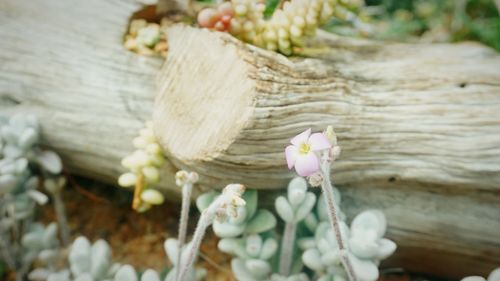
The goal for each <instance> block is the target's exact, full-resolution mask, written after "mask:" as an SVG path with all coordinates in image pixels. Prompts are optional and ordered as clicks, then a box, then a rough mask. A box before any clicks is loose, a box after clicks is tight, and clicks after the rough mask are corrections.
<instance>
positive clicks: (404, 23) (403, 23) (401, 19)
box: [270, 0, 500, 51]
mask: <svg viewBox="0 0 500 281" xmlns="http://www.w3.org/2000/svg"><path fill="white" fill-rule="evenodd" d="M270 1H273V0H270ZM351 1H352V0H351ZM495 1H497V3H495ZM359 4H360V5H358V7H357V8H354V10H353V12H354V14H356V15H357V17H358V18H359V21H360V22H361V23H363V28H359V25H358V26H356V25H346V24H345V22H342V21H339V20H332V21H331V22H330V23H329V24H328V25H327V26H326V27H325V29H326V30H328V31H331V32H334V33H338V34H343V35H349V36H363V37H368V38H374V39H380V40H390V41H405V42H458V41H466V40H473V41H479V42H482V43H483V44H486V45H488V46H490V47H492V48H494V49H496V50H497V51H500V16H499V10H500V0H365V2H363V1H360V3H359Z"/></svg>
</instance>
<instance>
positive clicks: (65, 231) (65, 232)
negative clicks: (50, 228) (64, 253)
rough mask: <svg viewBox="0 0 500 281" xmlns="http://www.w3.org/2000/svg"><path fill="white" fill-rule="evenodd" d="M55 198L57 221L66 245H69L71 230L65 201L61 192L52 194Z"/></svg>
mask: <svg viewBox="0 0 500 281" xmlns="http://www.w3.org/2000/svg"><path fill="white" fill-rule="evenodd" d="M52 198H53V199H54V209H55V211H56V217H57V223H58V224H59V228H60V232H61V240H62V244H63V246H64V247H66V246H68V245H69V241H70V234H69V233H70V230H69V225H68V219H67V217H66V210H65V208H64V203H63V200H62V198H61V192H60V191H57V192H55V193H53V194H52Z"/></svg>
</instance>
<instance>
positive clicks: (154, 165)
mask: <svg viewBox="0 0 500 281" xmlns="http://www.w3.org/2000/svg"><path fill="white" fill-rule="evenodd" d="M132 143H133V145H134V147H135V148H136V149H137V150H136V151H134V153H132V154H131V155H128V156H126V157H125V158H123V160H122V166H124V167H125V168H127V169H129V172H126V173H124V174H122V175H121V176H120V177H119V178H118V184H119V185H120V186H122V187H134V188H135V192H134V200H133V203H132V207H133V208H134V210H136V211H138V212H144V211H147V210H149V209H150V208H151V207H152V206H153V205H159V204H162V203H163V201H164V197H163V195H162V194H161V193H160V192H159V191H158V190H156V189H154V188H153V187H154V185H155V184H157V183H158V182H159V181H160V170H159V169H160V168H161V167H162V166H163V163H164V162H165V156H164V155H163V151H162V149H161V147H160V145H159V144H158V142H157V140H156V137H155V135H154V132H153V123H152V122H151V121H148V122H146V126H145V127H144V128H143V129H141V130H140V133H139V136H138V137H136V138H135V139H134V140H133V142H132Z"/></svg>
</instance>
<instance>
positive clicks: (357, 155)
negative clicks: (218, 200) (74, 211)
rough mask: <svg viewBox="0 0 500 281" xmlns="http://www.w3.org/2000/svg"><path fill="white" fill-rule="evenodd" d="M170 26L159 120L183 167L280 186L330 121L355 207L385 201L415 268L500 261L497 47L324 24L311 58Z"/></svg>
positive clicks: (337, 169) (209, 176)
mask: <svg viewBox="0 0 500 281" xmlns="http://www.w3.org/2000/svg"><path fill="white" fill-rule="evenodd" d="M168 37H169V38H170V39H169V40H170V42H169V46H170V50H169V53H168V58H167V61H166V63H165V64H164V66H163V68H162V70H161V75H160V77H159V87H160V88H159V91H160V92H159V95H157V97H156V102H155V110H154V114H153V116H154V117H153V121H154V123H155V131H156V133H157V136H158V137H159V138H160V141H161V143H162V144H163V146H164V147H165V148H166V150H167V152H168V153H169V155H170V159H171V160H172V161H173V162H174V163H175V164H176V165H177V166H180V167H187V168H189V169H192V170H193V169H194V170H195V171H197V172H198V173H199V174H200V175H201V178H202V181H204V183H206V184H216V183H218V182H241V183H243V184H246V185H247V186H249V187H253V188H262V189H273V188H282V187H283V186H285V185H286V183H287V181H288V180H289V179H290V178H291V177H292V176H293V173H292V172H290V171H288V170H287V168H286V163H285V159H284V148H285V146H286V145H288V142H289V139H290V138H291V137H293V136H295V135H296V134H298V133H300V132H302V131H303V130H305V129H307V128H309V127H313V129H315V130H322V129H324V128H325V127H326V126H327V125H333V126H334V127H335V129H336V131H337V133H338V138H339V143H340V146H341V147H342V149H343V153H342V155H341V157H340V159H339V161H338V162H337V163H336V164H335V165H334V173H333V181H334V182H335V183H336V184H338V185H341V186H344V187H349V188H347V189H345V192H346V194H347V197H348V199H347V200H348V202H349V204H346V205H348V207H347V208H348V209H349V210H348V213H349V214H350V215H353V214H354V213H353V212H352V211H354V210H356V211H357V210H359V209H357V208H353V209H350V207H353V206H352V204H355V205H356V206H358V207H359V208H366V207H375V208H382V209H384V212H385V213H386V214H387V215H388V221H389V222H390V225H391V226H392V228H391V229H390V230H389V231H390V235H391V236H392V235H394V237H395V238H396V240H397V241H398V242H399V245H401V251H400V252H399V253H400V254H402V255H408V256H406V257H405V258H408V260H407V262H408V263H413V265H412V266H411V267H412V268H420V269H423V268H428V267H429V266H432V271H433V272H439V273H441V274H444V275H446V274H448V275H453V274H454V273H452V272H463V270H462V268H461V266H464V265H466V263H465V261H466V260H467V263H469V265H472V264H474V268H475V269H476V270H479V271H482V270H484V272H486V271H487V270H488V269H491V268H493V265H492V264H495V263H499V262H500V261H499V259H500V252H499V250H493V251H494V253H493V255H492V253H491V252H490V251H491V250H492V248H495V249H500V248H499V246H500V239H499V238H498V235H496V234H495V233H500V223H499V222H498V219H495V218H498V217H500V208H498V205H499V203H500V71H499V70H500V56H499V55H498V54H497V53H495V52H494V51H493V50H491V49H489V48H486V47H483V46H480V45H479V44H474V43H463V44H456V45H452V44H438V45H408V44H382V43H376V42H372V41H363V40H354V39H347V38H338V37H335V36H333V35H328V34H325V33H321V34H320V36H319V39H318V42H316V43H315V45H314V48H315V49H307V52H308V53H309V54H310V55H311V57H309V58H307V59H305V58H294V59H288V58H285V57H283V56H281V55H279V54H276V53H272V52H267V51H263V50H261V49H258V48H256V47H252V46H248V45H245V44H242V43H241V42H239V41H238V40H236V39H234V38H232V37H230V36H228V35H225V34H221V33H215V32H209V31H207V30H200V29H195V28H190V27H182V26H177V27H173V28H171V29H170V30H169V34H168ZM361 201H362V202H363V203H364V204H363V205H362V204H360V203H359V202H361ZM389 202H390V203H389ZM358 204H359V205H358ZM349 205H350V206H349ZM459 214H461V215H459ZM445 237H446V238H445ZM410 241H412V242H410ZM487 241H489V242H487ZM417 245H418V246H417ZM421 247H423V248H425V251H420V250H421ZM416 248H419V249H418V250H417V249H416ZM413 250H415V252H413ZM447 251H450V252H447ZM451 252H454V253H458V252H460V253H461V254H460V255H455V254H453V255H450V253H451ZM418 255H420V256H419V258H418V259H414V260H413V258H414V257H415V256H418ZM443 256H446V258H443ZM452 256H453V257H452ZM465 256H469V258H471V259H469V258H465ZM474 256H475V258H472V257H474ZM424 257H425V258H424ZM410 260H411V262H410ZM453 276H454V278H458V277H459V276H460V275H459V274H457V275H453Z"/></svg>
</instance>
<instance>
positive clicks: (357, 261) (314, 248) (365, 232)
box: [300, 210, 396, 281]
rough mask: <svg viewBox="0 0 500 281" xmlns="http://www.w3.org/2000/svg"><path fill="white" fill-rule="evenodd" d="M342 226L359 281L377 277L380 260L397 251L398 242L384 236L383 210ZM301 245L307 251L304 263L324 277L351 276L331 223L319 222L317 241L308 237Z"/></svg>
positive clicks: (316, 233) (328, 278) (316, 234)
mask: <svg viewBox="0 0 500 281" xmlns="http://www.w3.org/2000/svg"><path fill="white" fill-rule="evenodd" d="M340 226H341V233H342V236H343V237H344V239H345V240H347V241H349V248H348V249H349V252H348V255H349V258H350V260H351V262H352V269H353V271H354V272H355V274H356V276H357V280H360V281H375V280H377V279H378V276H379V272H378V264H379V262H380V261H381V260H383V259H385V258H387V257H388V256H390V255H391V254H392V253H394V251H395V250H396V244H395V243H394V242H392V241H391V240H389V239H386V238H383V235H384V234H385V231H386V221H385V217H384V215H383V214H382V212H380V211H378V210H369V211H364V212H362V213H361V214H359V215H358V216H356V217H355V218H354V220H353V221H352V224H351V229H350V230H349V229H348V227H347V225H346V224H345V223H344V222H341V223H340ZM346 238H349V239H346ZM300 244H301V246H302V247H303V248H304V250H305V251H304V254H303V255H302V260H303V262H304V264H305V265H306V266H307V267H309V268H310V269H312V270H314V271H315V272H316V273H317V274H318V275H319V276H321V279H320V280H325V281H326V280H336V279H335V278H343V279H346V278H347V273H346V272H345V270H344V268H343V267H342V264H341V260H340V252H339V247H338V244H337V240H336V238H335V233H334V232H333V230H332V229H331V227H330V226H329V224H328V223H327V222H321V223H320V224H319V225H318V227H317V229H316V232H315V236H314V243H311V240H309V239H304V240H302V241H301V242H300Z"/></svg>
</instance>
